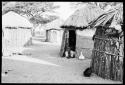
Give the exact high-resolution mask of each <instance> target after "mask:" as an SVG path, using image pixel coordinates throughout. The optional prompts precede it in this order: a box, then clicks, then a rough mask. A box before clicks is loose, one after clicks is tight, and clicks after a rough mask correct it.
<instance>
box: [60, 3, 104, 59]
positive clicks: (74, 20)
mask: <svg viewBox="0 0 125 85" xmlns="http://www.w3.org/2000/svg"><path fill="white" fill-rule="evenodd" d="M103 12H104V11H103V10H102V9H100V8H99V7H97V6H94V5H86V6H84V7H82V8H80V9H78V10H76V11H75V12H74V14H73V15H71V16H70V17H69V18H68V19H67V20H66V21H65V22H64V24H63V25H62V26H61V27H62V28H63V29H64V33H63V38H62V44H61V49H60V56H61V57H66V52H67V51H71V52H72V51H73V55H74V56H75V57H79V56H80V54H82V53H87V52H84V49H87V50H88V51H89V52H88V53H90V51H91V49H92V47H93V41H92V39H91V36H92V35H94V32H95V29H92V30H83V29H86V28H87V26H88V25H89V23H90V22H92V21H93V20H94V19H96V18H97V17H98V16H100V15H101V14H102V13H103ZM86 32H88V34H90V33H91V34H90V37H89V38H87V37H86V38H85V37H82V36H84V35H87V33H86ZM87 44H89V45H90V46H88V45H87ZM70 55H71V54H69V56H70ZM83 55H84V54H83ZM72 57H73V56H72Z"/></svg>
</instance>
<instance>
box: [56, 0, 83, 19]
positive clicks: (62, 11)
mask: <svg viewBox="0 0 125 85" xmlns="http://www.w3.org/2000/svg"><path fill="white" fill-rule="evenodd" d="M70 3H71V2H54V5H59V6H60V8H58V9H56V10H55V11H56V12H58V14H59V16H60V18H62V19H63V20H66V19H67V18H68V17H69V16H70V15H72V14H73V13H74V12H75V10H77V9H79V8H80V7H84V6H85V5H82V6H79V7H77V8H71V5H70Z"/></svg>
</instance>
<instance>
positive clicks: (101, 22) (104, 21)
mask: <svg viewBox="0 0 125 85" xmlns="http://www.w3.org/2000/svg"><path fill="white" fill-rule="evenodd" d="M114 24H116V25H117V24H120V25H121V24H123V5H117V6H115V7H113V8H112V9H110V10H109V11H107V12H105V13H104V14H102V15H101V16H99V17H98V18H97V19H96V20H94V21H93V22H91V23H90V26H91V27H92V28H93V27H96V26H105V27H109V26H110V27H112V26H111V25H114Z"/></svg>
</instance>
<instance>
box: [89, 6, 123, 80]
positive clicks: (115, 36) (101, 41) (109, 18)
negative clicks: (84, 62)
mask: <svg viewBox="0 0 125 85" xmlns="http://www.w3.org/2000/svg"><path fill="white" fill-rule="evenodd" d="M90 27H91V28H96V29H97V30H96V32H95V34H94V37H93V39H94V47H93V50H92V61H91V68H92V73H95V74H97V75H98V76H100V77H102V78H104V79H111V80H114V81H123V74H124V73H123V72H124V71H123V69H124V66H123V62H124V61H123V60H124V33H123V5H117V6H116V7H114V8H112V9H110V10H109V11H107V12H106V13H104V14H102V15H101V16H99V17H98V18H97V19H95V20H94V21H93V22H91V23H90Z"/></svg>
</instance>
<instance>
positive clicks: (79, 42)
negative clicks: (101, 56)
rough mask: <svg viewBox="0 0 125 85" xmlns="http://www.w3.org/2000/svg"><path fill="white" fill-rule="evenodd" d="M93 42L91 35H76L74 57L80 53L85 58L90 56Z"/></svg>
mask: <svg viewBox="0 0 125 85" xmlns="http://www.w3.org/2000/svg"><path fill="white" fill-rule="evenodd" d="M93 45H94V42H93V41H92V37H86V36H80V35H78V34H77V35H76V57H77V58H78V57H79V56H80V53H81V51H82V54H83V55H84V56H85V57H86V58H91V54H92V49H93Z"/></svg>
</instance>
